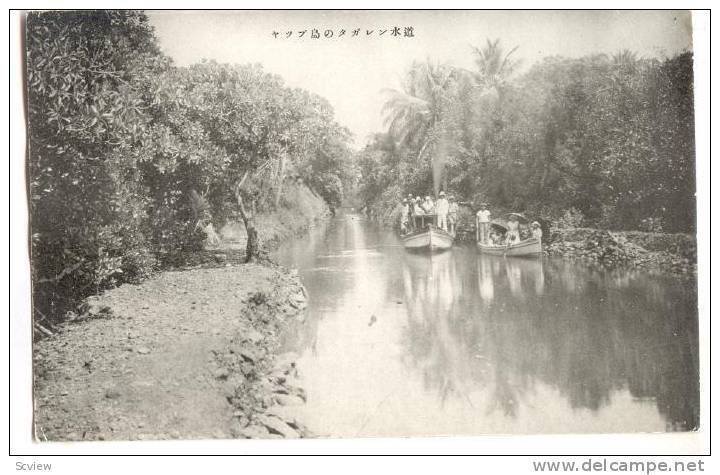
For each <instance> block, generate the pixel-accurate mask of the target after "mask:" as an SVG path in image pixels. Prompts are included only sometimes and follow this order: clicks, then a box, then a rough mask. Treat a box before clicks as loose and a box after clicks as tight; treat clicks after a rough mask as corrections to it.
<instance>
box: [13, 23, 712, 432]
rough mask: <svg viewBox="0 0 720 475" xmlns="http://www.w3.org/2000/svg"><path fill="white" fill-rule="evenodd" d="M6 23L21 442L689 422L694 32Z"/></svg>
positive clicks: (693, 347) (530, 26) (692, 420)
mask: <svg viewBox="0 0 720 475" xmlns="http://www.w3.org/2000/svg"><path fill="white" fill-rule="evenodd" d="M23 21H24V23H23V25H24V30H23V34H24V48H25V51H24V54H25V57H24V61H25V63H24V67H25V81H26V83H25V88H26V89H25V92H26V100H27V102H26V107H27V180H28V182H27V191H28V206H29V223H30V228H29V248H30V252H31V257H30V262H29V264H28V265H29V267H30V269H31V277H32V329H33V344H32V359H33V375H32V385H33V422H32V432H33V436H34V439H35V441H36V443H37V444H40V445H42V444H43V443H45V442H59V441H72V442H82V441H147V440H167V439H219V440H228V439H296V438H316V439H318V438H320V439H322V438H353V439H354V438H373V437H425V436H485V435H493V434H495V435H497V434H503V435H508V434H509V435H518V434H533V435H539V434H598V433H600V434H609V433H613V434H627V433H658V432H661V433H665V432H693V431H697V430H698V429H699V428H700V427H701V420H702V411H701V407H700V406H701V405H700V398H701V392H700V385H699V381H700V364H701V361H700V359H701V356H700V355H701V352H700V349H699V348H700V347H699V323H698V281H697V264H698V258H697V255H698V254H697V252H698V245H697V240H696V238H697V219H698V217H697V211H696V210H697V204H696V132H695V127H696V122H695V99H694V97H695V96H694V94H695V88H694V81H695V72H694V48H693V17H692V13H691V12H689V11H669V10H662V11H600V10H598V11H551V10H550V11H547V10H546V11H522V10H516V11H457V10H456V11H443V10H435V11H412V10H406V11H402V10H401V11H372V10H367V11H325V10H319V11H318V10H314V11H261V10H259V11H202V10H193V11H173V10H163V11H152V10H149V11H136V10H93V11H87V10H82V11H75V10H63V11H52V10H50V11H29V12H27V13H26V14H24V20H23ZM138 444H140V442H138Z"/></svg>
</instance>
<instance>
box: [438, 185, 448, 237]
mask: <svg viewBox="0 0 720 475" xmlns="http://www.w3.org/2000/svg"><path fill="white" fill-rule="evenodd" d="M449 210H450V203H448V200H447V198H445V192H444V191H441V192H440V197H439V198H438V200H437V202H436V203H435V213H436V214H437V217H438V223H437V225H438V227H439V228H441V229H442V230H443V231H447V230H448V227H447V216H448V211H449Z"/></svg>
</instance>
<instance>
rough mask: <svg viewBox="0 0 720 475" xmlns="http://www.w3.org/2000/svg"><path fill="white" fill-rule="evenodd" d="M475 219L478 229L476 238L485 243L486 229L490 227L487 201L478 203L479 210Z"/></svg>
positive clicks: (486, 237) (486, 238)
mask: <svg viewBox="0 0 720 475" xmlns="http://www.w3.org/2000/svg"><path fill="white" fill-rule="evenodd" d="M475 221H476V222H475V225H476V227H477V230H478V236H477V238H478V240H479V241H480V242H481V243H483V244H487V240H488V229H489V227H490V211H489V210H488V209H487V203H482V204H481V205H480V210H479V211H478V212H477V214H476V216H475Z"/></svg>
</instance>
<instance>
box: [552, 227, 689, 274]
mask: <svg viewBox="0 0 720 475" xmlns="http://www.w3.org/2000/svg"><path fill="white" fill-rule="evenodd" d="M544 244H545V245H544V247H545V253H546V254H547V255H550V256H560V257H564V258H572V259H579V260H583V261H588V262H593V263H596V264H600V265H603V266H606V267H615V266H620V265H627V266H633V267H641V268H645V269H652V270H659V271H662V272H668V273H671V274H678V275H683V274H689V275H694V274H696V273H697V242H696V240H695V237H694V236H691V235H688V234H663V233H645V232H640V231H617V232H614V231H606V230H601V229H594V228H567V229H554V230H552V231H551V232H550V236H549V238H548V239H547V240H546V241H545V243H544Z"/></svg>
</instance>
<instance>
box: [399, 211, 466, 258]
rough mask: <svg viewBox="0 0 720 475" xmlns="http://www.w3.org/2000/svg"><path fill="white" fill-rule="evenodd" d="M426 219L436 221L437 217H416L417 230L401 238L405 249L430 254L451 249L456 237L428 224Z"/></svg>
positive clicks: (432, 224)
mask: <svg viewBox="0 0 720 475" xmlns="http://www.w3.org/2000/svg"><path fill="white" fill-rule="evenodd" d="M426 217H427V218H429V219H432V220H433V221H434V218H435V215H426V216H418V217H416V218H415V224H416V229H415V230H414V231H410V232H409V233H407V234H404V235H402V236H401V238H402V241H403V246H405V249H407V250H412V251H430V252H432V251H443V250H445V249H450V248H451V247H452V245H453V241H454V240H455V237H454V236H453V235H452V234H450V233H449V232H447V231H445V230H444V229H442V228H439V227H437V226H436V225H435V224H434V223H427V224H426V223H425V218H426Z"/></svg>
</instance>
